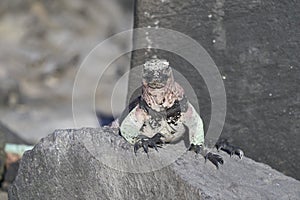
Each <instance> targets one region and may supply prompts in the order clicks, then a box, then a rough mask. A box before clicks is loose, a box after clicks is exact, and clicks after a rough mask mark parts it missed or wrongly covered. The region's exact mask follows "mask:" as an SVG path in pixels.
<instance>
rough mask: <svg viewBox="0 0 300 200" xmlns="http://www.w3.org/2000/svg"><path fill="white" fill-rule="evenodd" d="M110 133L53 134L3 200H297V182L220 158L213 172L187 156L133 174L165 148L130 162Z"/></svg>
mask: <svg viewBox="0 0 300 200" xmlns="http://www.w3.org/2000/svg"><path fill="white" fill-rule="evenodd" d="M116 132H117V131H113V130H112V129H110V128H98V129H92V128H83V129H80V130H71V129H69V130H57V131H55V132H54V133H53V134H50V135H49V136H48V137H46V138H44V139H42V140H41V141H40V142H39V143H38V144H37V145H36V146H35V147H34V149H33V150H31V151H27V152H25V154H24V156H23V158H22V161H21V164H20V169H19V173H18V176H17V178H16V180H15V182H14V184H13V185H12V187H11V188H10V190H9V199H11V200H14V199H199V198H201V199H278V198H280V199H299V196H300V182H299V181H297V180H295V179H293V178H290V177H287V176H285V175H283V174H281V173H279V172H277V171H275V170H273V169H271V168H270V167H269V166H267V165H265V164H261V163H256V162H254V161H253V160H251V159H249V158H244V159H243V160H239V159H237V158H236V157H233V158H230V157H229V156H228V155H226V154H223V153H222V156H223V157H224V159H225V164H224V165H223V166H222V167H221V168H220V169H219V170H217V169H216V168H215V167H214V166H213V165H212V164H211V163H208V162H207V163H206V164H205V163H204V159H203V158H202V157H195V154H194V153H193V152H187V153H183V154H182V155H181V156H180V158H178V159H177V160H176V161H175V162H173V163H171V164H170V165H168V166H166V167H163V168H161V169H157V170H154V171H150V172H147V173H135V172H133V171H132V170H133V169H136V170H137V171H143V168H140V166H142V167H144V166H149V165H151V164H153V163H154V162H155V161H158V160H160V159H161V158H162V157H163V154H165V153H166V151H165V150H164V149H168V148H169V147H170V145H169V146H165V147H164V148H162V149H160V152H155V151H154V150H153V151H152V149H151V152H150V155H149V157H150V158H149V159H148V158H147V156H146V155H145V154H143V153H141V152H138V154H137V156H134V154H133V151H132V146H130V145H129V144H128V143H126V142H125V140H124V139H123V138H121V137H120V136H119V135H118V134H117V133H116ZM161 156H162V157H161ZM137 164H139V165H137ZM152 167H153V169H155V167H157V166H152ZM150 168H151V166H150ZM128 171H132V172H128ZM137 171H136V172H137Z"/></svg>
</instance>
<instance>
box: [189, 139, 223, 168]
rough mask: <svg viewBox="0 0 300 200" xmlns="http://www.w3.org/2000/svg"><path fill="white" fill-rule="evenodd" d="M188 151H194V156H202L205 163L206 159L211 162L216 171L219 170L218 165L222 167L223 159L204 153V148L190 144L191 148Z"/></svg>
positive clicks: (216, 155)
mask: <svg viewBox="0 0 300 200" xmlns="http://www.w3.org/2000/svg"><path fill="white" fill-rule="evenodd" d="M189 150H190V151H194V152H195V153H196V154H201V155H203V157H204V158H205V162H206V161H207V159H208V160H209V161H210V162H212V163H213V164H214V165H215V166H216V167H217V169H219V164H221V165H223V163H224V161H223V158H222V157H221V156H220V155H218V154H214V153H211V152H208V153H206V152H205V151H204V148H203V146H202V145H194V144H192V145H191V147H190V148H189Z"/></svg>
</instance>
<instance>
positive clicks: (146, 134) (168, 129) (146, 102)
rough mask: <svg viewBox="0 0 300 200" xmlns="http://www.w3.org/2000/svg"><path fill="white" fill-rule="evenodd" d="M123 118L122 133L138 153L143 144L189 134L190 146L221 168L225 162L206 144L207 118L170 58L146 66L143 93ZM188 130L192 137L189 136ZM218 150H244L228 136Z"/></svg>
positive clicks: (170, 140) (155, 144) (172, 140)
mask: <svg viewBox="0 0 300 200" xmlns="http://www.w3.org/2000/svg"><path fill="white" fill-rule="evenodd" d="M124 113H125V114H123V116H122V117H121V118H120V121H119V123H120V129H119V130H120V134H121V136H123V137H124V138H125V139H126V140H127V141H128V142H129V143H131V144H132V145H133V146H134V153H135V154H136V153H137V151H138V149H140V148H143V150H144V152H146V153H147V155H148V151H149V147H150V148H154V149H155V150H158V149H157V148H158V147H162V145H163V144H165V143H176V142H178V141H180V140H182V139H186V138H188V146H187V149H188V150H191V151H194V152H195V153H197V154H201V155H203V156H204V158H205V160H207V159H208V160H210V161H211V162H212V163H213V164H214V165H215V166H216V167H217V168H218V167H219V164H223V162H224V161H223V159H222V157H221V156H220V155H218V154H215V153H212V152H210V151H209V150H208V148H206V147H205V145H204V130H203V122H202V119H201V117H200V115H199V114H198V113H197V111H196V110H195V109H194V107H193V105H192V104H191V103H190V102H189V101H188V99H187V97H186V96H185V93H184V90H183V88H182V87H181V86H180V85H179V84H178V83H177V82H175V81H174V77H173V72H172V68H171V67H170V66H169V62H168V61H166V60H163V59H152V60H150V61H147V62H146V63H145V64H144V66H143V75H142V94H141V95H140V96H139V97H138V98H137V99H135V100H134V101H133V102H131V104H130V105H129V108H128V110H127V112H124ZM186 134H188V137H185V136H186ZM216 147H217V149H218V150H220V149H221V150H224V151H226V152H227V153H229V154H230V155H233V154H236V155H238V156H239V157H240V158H242V157H243V151H242V150H240V149H239V148H236V147H234V146H232V145H230V144H229V143H228V142H227V140H220V141H218V142H217V144H216Z"/></svg>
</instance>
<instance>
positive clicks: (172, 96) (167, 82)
mask: <svg viewBox="0 0 300 200" xmlns="http://www.w3.org/2000/svg"><path fill="white" fill-rule="evenodd" d="M142 84H143V94H142V98H143V99H144V100H145V101H146V103H147V104H148V106H150V107H151V108H152V109H154V110H156V111H162V110H164V109H166V108H169V107H171V106H172V105H173V104H174V102H175V100H181V99H182V98H183V95H184V91H183V89H182V87H181V86H179V85H178V84H177V83H176V82H175V81H174V77H173V72H172V68H171V67H170V66H169V62H168V61H167V60H164V59H152V60H150V61H147V62H146V63H145V64H144V68H143V80H142Z"/></svg>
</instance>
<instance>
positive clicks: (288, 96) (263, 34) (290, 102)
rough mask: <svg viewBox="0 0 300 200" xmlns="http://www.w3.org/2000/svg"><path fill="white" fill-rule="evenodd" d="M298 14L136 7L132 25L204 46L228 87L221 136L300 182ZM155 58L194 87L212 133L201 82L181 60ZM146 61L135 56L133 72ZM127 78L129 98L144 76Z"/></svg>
mask: <svg viewBox="0 0 300 200" xmlns="http://www.w3.org/2000/svg"><path fill="white" fill-rule="evenodd" d="M299 10H300V1H288V2H287V1H278V0H268V1H261V0H243V1H241V0H239V1H236V0H226V1H225V0H210V1H205V0H186V1H182V0H162V1H153V0H136V4H135V18H134V25H135V27H136V28H141V27H159V28H168V29H172V30H175V31H179V32H181V33H184V34H186V35H188V36H190V37H191V38H193V39H195V40H196V41H197V42H198V43H199V44H201V45H202V46H203V47H204V48H205V49H206V51H207V52H208V53H209V54H210V55H211V57H212V58H213V60H214V61H215V63H216V65H217V66H218V68H219V71H220V73H221V75H222V76H223V79H224V80H223V81H224V85H225V89H226V96H227V115H226V123H225V126H224V129H223V132H222V136H223V137H228V138H231V139H233V141H234V143H235V144H237V145H238V146H242V147H243V149H245V150H246V151H247V152H248V154H247V155H248V156H249V157H250V158H252V159H254V160H256V161H259V162H264V163H266V164H268V165H270V166H272V167H274V168H275V169H277V170H279V171H281V172H283V173H285V174H286V175H290V176H293V177H295V178H297V179H299V180H300V167H299V163H300V151H299V136H300V135H299V132H300V126H299V124H300V106H299V99H300V93H299V90H300V84H299V83H300V76H299V74H300V67H299V66H300V54H299V53H298V52H299V51H300V35H299V31H298V29H299V25H300V20H299V17H298V18H297V17H296V16H298V14H297V13H299ZM145 37H146V36H145ZM150 39H151V40H149V41H152V42H153V41H154V39H153V38H150ZM176 42H178V41H177V40H176V41H174V43H176ZM149 45H150V42H149ZM150 46H152V47H155V46H156V44H155V43H153V44H151V45H150ZM180 48H181V49H185V45H182V47H179V48H178V49H180ZM186 49H188V48H186ZM155 53H156V55H157V56H158V57H159V58H165V59H167V60H169V61H170V64H171V65H172V66H173V67H174V68H175V69H176V70H177V71H178V72H180V73H181V74H182V75H184V76H185V77H186V78H187V79H188V80H189V82H190V84H191V85H192V87H193V89H194V90H195V93H196V94H197V97H198V102H199V107H200V110H201V115H202V118H203V120H204V124H205V127H206V128H207V127H208V124H209V123H210V117H211V115H210V114H211V113H210V112H211V106H210V105H211V102H210V97H209V94H208V91H207V88H206V84H205V83H204V81H203V80H202V78H201V75H200V74H199V73H198V72H197V71H196V70H195V69H194V68H193V66H192V65H191V64H189V63H188V62H187V61H185V60H183V59H182V58H180V57H179V56H177V55H176V54H172V53H170V52H163V51H156V52H155ZM149 56H151V54H149V52H147V50H140V51H136V52H134V53H133V60H132V67H135V66H137V65H139V64H142V63H143V62H145V59H147V57H149ZM194 56H195V57H198V56H199V55H198V54H196V55H194ZM201 59H202V57H201ZM130 76H131V77H130V82H129V92H128V93H129V94H131V93H132V92H133V89H134V87H133V85H134V84H135V83H136V82H137V81H136V79H134V77H135V76H137V78H139V80H138V82H141V80H140V75H139V74H137V75H134V74H131V75H130ZM297 91H298V92H297ZM129 98H130V97H128V99H129Z"/></svg>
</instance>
